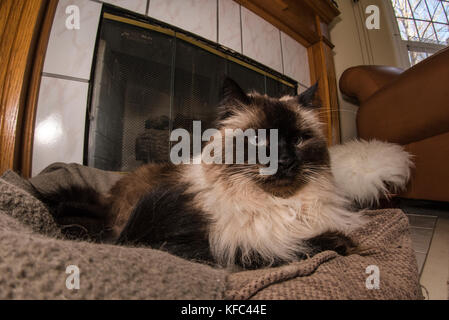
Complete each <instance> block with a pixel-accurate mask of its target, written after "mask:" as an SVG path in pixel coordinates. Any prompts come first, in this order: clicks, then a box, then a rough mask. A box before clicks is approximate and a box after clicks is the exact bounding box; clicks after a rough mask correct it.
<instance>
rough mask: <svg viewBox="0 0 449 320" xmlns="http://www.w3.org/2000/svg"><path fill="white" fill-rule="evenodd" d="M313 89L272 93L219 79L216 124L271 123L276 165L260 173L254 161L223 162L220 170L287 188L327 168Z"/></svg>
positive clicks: (260, 126) (252, 125)
mask: <svg viewBox="0 0 449 320" xmlns="http://www.w3.org/2000/svg"><path fill="white" fill-rule="evenodd" d="M317 90H318V84H315V85H313V86H312V87H310V88H309V89H307V90H305V91H304V92H302V93H301V94H300V95H298V96H286V97H283V98H280V99H276V98H270V97H268V96H266V95H260V94H258V93H255V92H253V93H250V94H246V93H245V92H244V90H243V89H242V88H241V87H240V86H239V85H238V84H237V83H236V82H235V81H233V80H232V79H229V78H227V79H225V81H224V85H223V90H222V101H221V103H220V106H219V116H218V120H217V128H219V129H223V130H224V129H226V128H240V129H242V130H243V131H244V130H246V129H250V128H251V129H255V130H257V129H267V130H269V129H277V130H278V170H277V172H276V174H274V175H272V176H264V177H263V176H261V175H260V174H259V171H258V169H259V167H260V165H257V164H256V165H251V164H246V165H245V166H244V167H242V166H241V165H240V166H236V165H232V164H229V165H223V166H222V168H221V169H220V170H222V171H223V174H227V175H238V174H243V175H244V176H245V177H246V178H250V179H252V180H253V181H255V182H256V183H258V184H259V185H260V186H262V187H263V188H264V189H265V190H267V191H270V192H273V193H279V192H281V193H291V192H293V191H294V190H295V189H297V188H299V186H300V185H303V184H304V183H307V181H308V178H310V177H311V176H312V175H314V174H318V173H319V172H321V171H322V170H327V169H328V166H329V155H328V150H327V143H326V140H325V139H324V136H323V134H322V132H321V125H320V123H319V120H318V116H317V114H316V111H314V109H316V108H317V104H316V93H317ZM268 143H269V142H268ZM245 159H246V158H245Z"/></svg>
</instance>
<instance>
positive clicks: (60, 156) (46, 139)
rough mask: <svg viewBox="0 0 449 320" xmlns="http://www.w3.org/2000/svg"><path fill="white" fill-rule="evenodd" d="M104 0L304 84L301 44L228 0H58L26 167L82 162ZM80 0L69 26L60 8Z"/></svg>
mask: <svg viewBox="0 0 449 320" xmlns="http://www.w3.org/2000/svg"><path fill="white" fill-rule="evenodd" d="M102 3H110V4H114V5H117V6H121V7H123V8H126V9H128V10H131V11H134V12H137V13H140V14H145V15H148V16H150V17H152V18H155V19H158V20H161V21H164V22H166V23H169V24H172V25H175V26H177V27H180V28H182V29H184V30H187V31H190V32H192V33H195V34H197V35H199V36H201V37H204V38H206V39H208V40H211V41H215V42H218V43H220V44H222V45H223V46H225V47H228V48H230V49H233V50H235V51H237V52H239V53H242V54H243V55H246V56H248V57H250V58H252V59H254V60H256V61H258V62H260V63H262V64H264V65H266V66H268V67H270V68H272V69H274V70H276V71H278V72H281V73H284V74H285V75H287V76H289V77H291V78H293V79H295V80H297V81H298V82H299V84H300V88H306V87H308V86H310V72H309V64H308V56H307V49H306V48H305V47H304V46H302V45H301V44H299V43H298V42H296V41H295V40H293V39H292V38H291V37H289V36H287V35H286V34H284V33H283V32H281V31H280V30H279V29H277V28H275V27H274V26H273V25H271V24H270V23H268V22H267V21H265V20H263V19H262V18H260V17H259V16H257V15H255V14H254V13H252V12H251V11H249V10H247V9H246V8H244V7H241V6H240V5H239V4H237V3H235V2H233V1H232V0H151V1H150V0H104V1H102V2H101V1H97V0H95V1H94V0H60V1H59V4H58V8H57V11H56V16H55V19H54V23H53V27H52V31H51V34H50V40H49V45H48V49H47V53H46V58H45V64H44V70H43V74H42V82H41V90H40V94H39V101H38V107H37V116H36V131H35V137H34V146H33V165H32V175H36V174H37V173H39V172H40V171H41V170H42V169H44V168H45V167H46V166H47V165H49V164H50V163H52V162H57V161H62V162H75V163H82V162H83V148H84V127H85V117H86V106H87V99H88V89H89V84H90V81H91V78H90V77H91V76H90V75H91V67H92V59H93V52H94V47H95V41H96V36H97V31H98V24H99V20H100V14H101V8H102V5H103V4H102ZM69 5H76V6H78V7H79V8H80V17H81V19H80V20H81V23H80V27H81V28H80V29H79V30H68V29H67V28H66V25H65V22H66V19H67V17H68V15H67V14H66V8H67V7H68V6H69Z"/></svg>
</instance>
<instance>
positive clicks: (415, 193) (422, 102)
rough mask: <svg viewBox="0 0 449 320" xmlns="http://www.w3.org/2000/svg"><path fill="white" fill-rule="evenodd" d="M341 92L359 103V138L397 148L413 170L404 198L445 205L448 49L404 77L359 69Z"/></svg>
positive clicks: (390, 70)
mask: <svg viewBox="0 0 449 320" xmlns="http://www.w3.org/2000/svg"><path fill="white" fill-rule="evenodd" d="M340 90H341V91H342V93H343V94H345V95H346V96H349V97H352V98H355V99H356V100H357V101H358V103H359V106H360V108H359V110H358V113H357V131H358V135H359V138H362V139H367V140H368V139H372V138H376V139H379V140H382V141H389V142H394V143H399V144H401V145H403V146H405V148H406V149H407V150H408V151H409V152H410V153H412V154H413V155H414V156H415V158H414V162H415V165H416V167H415V169H414V172H413V176H412V180H411V182H410V184H409V186H408V188H407V191H406V192H405V193H404V194H402V195H401V196H402V197H405V198H412V199H425V200H436V201H449V48H446V49H443V50H441V51H439V52H438V53H436V54H434V55H433V56H431V57H430V58H428V59H426V60H424V61H422V62H420V63H418V64H417V65H415V66H413V67H412V68H410V69H408V70H406V71H403V70H401V69H399V68H394V67H385V66H357V67H352V68H349V69H347V70H346V71H345V72H344V73H343V75H342V76H341V78H340Z"/></svg>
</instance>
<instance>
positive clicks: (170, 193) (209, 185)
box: [53, 79, 365, 268]
mask: <svg viewBox="0 0 449 320" xmlns="http://www.w3.org/2000/svg"><path fill="white" fill-rule="evenodd" d="M315 92H316V86H315V87H312V88H310V89H309V90H307V91H306V92H305V93H303V94H302V95H300V96H297V97H292V96H286V97H283V98H281V99H274V98H270V97H267V96H264V95H260V94H258V93H251V94H245V93H244V92H243V91H242V90H241V89H240V87H238V85H237V84H236V83H235V82H233V81H232V80H230V79H228V80H226V82H225V85H224V89H223V96H224V98H223V100H222V102H221V105H220V109H219V110H220V112H219V115H218V119H217V123H216V126H217V128H218V129H219V130H220V132H222V133H224V132H225V131H224V130H225V129H229V128H232V129H235V128H241V129H242V130H244V129H246V128H250V127H252V128H278V129H279V130H280V133H281V134H280V135H281V138H282V130H284V131H285V130H289V129H283V128H284V127H289V128H290V129H291V130H292V131H295V132H296V131H297V132H300V135H301V137H300V138H301V139H299V140H298V141H299V142H298V144H297V145H295V146H296V147H297V148H298V150H296V149H295V150H293V154H294V155H290V156H291V157H292V158H295V157H296V156H297V157H298V158H300V159H301V165H300V166H298V167H297V168H296V167H293V168H295V169H294V170H297V172H291V168H292V166H293V165H291V166H290V167H288V168H287V169H285V172H286V173H285V175H283V174H284V173H283V172H282V171H281V172H280V173H279V178H277V175H274V176H269V177H267V176H261V175H260V174H259V168H260V165H259V164H257V165H249V164H244V165H236V164H234V165H232V164H205V163H201V164H198V165H193V164H192V165H178V166H175V165H173V164H170V163H168V164H150V165H145V166H142V167H140V168H138V169H137V170H136V171H134V172H132V173H129V174H127V175H126V176H125V177H124V178H122V179H121V180H120V181H119V182H118V183H117V184H116V185H115V186H113V188H112V189H111V190H110V192H109V194H108V195H106V196H103V195H100V194H97V196H96V199H95V201H94V202H95V206H94V208H95V210H96V211H102V214H100V215H99V214H98V213H97V214H96V216H101V217H105V218H104V219H103V220H102V226H103V233H102V239H103V240H105V241H117V243H120V244H126V243H132V244H142V243H143V244H148V245H150V246H152V247H155V248H162V249H165V250H167V251H169V252H171V253H174V254H177V255H179V256H182V257H185V258H189V259H196V260H202V261H211V262H212V263H216V264H218V265H220V266H223V267H229V268H233V267H235V266H236V265H238V266H241V267H244V268H257V267H265V266H273V265H279V264H282V263H288V262H292V261H296V260H298V259H300V258H303V257H306V256H308V255H312V254H314V253H316V252H319V251H322V250H326V249H331V250H337V251H338V250H340V251H341V253H343V254H345V253H349V252H350V251H351V250H352V249H353V248H356V247H357V245H356V244H355V243H353V242H352V240H351V239H350V238H348V237H347V235H348V233H349V232H350V231H352V230H353V229H355V228H358V227H360V226H361V225H362V224H363V223H364V222H365V218H364V217H363V215H362V214H361V213H359V212H353V211H351V210H350V206H351V203H349V202H348V200H347V199H346V198H345V197H344V196H343V195H342V194H340V191H339V190H338V189H337V188H336V186H335V183H334V178H333V176H332V173H331V170H330V161H329V154H328V149H327V146H326V140H325V138H324V135H323V133H322V130H321V124H320V122H319V120H318V115H317V113H316V111H315V110H314V104H313V101H314V96H315ZM289 134H290V133H289V132H288V131H285V137H286V139H285V141H287V140H288V139H290V138H288V137H289ZM213 141H216V140H215V139H214V140H213ZM213 141H212V142H210V143H213ZM282 141H283V140H282ZM289 146H290V144H287V143H286V148H290V147H289ZM286 150H287V149H286ZM301 150H304V152H303V153H304V154H302V153H301V152H302V151H301ZM281 151H282V150H281ZM286 152H287V151H286ZM299 154H301V156H299ZM200 156H201V155H200ZM281 156H282V152H281ZM292 161H296V160H292ZM298 161H299V160H298ZM294 165H295V166H296V162H294ZM279 170H280V169H278V171H279ZM82 193H83V191H82V190H78V191H77V192H75V194H76V195H75V194H72V196H70V197H68V196H67V194H66V195H64V196H61V193H60V194H59V195H55V197H53V199H58V200H57V202H59V207H60V209H64V210H66V211H67V205H65V206H62V207H61V204H62V203H66V202H65V201H67V200H61V199H67V198H72V199H71V200H70V203H73V201H74V199H76V198H77V197H79V196H80V194H82ZM91 193H92V190H90V191H86V194H91ZM80 201H81V202H82V200H80ZM85 202H93V201H92V196H89V199H87V200H85ZM89 206H90V207H89V208H91V207H92V205H91V204H90V205H89ZM89 208H88V209H86V210H87V211H89ZM64 210H59V216H60V217H61V216H64V215H65V213H64ZM68 211H70V210H68ZM85 215H86V214H85V213H83V214H82V216H85Z"/></svg>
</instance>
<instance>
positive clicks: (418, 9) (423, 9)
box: [410, 0, 430, 21]
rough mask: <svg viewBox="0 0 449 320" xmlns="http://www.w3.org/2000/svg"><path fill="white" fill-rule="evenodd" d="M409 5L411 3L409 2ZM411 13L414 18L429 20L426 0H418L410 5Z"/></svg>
mask: <svg viewBox="0 0 449 320" xmlns="http://www.w3.org/2000/svg"><path fill="white" fill-rule="evenodd" d="M410 5H412V4H411V3H410ZM412 10H413V14H414V16H415V19H421V20H427V21H430V16H429V11H428V10H427V6H426V2H425V1H424V0H421V1H419V2H418V3H417V4H416V6H413V5H412Z"/></svg>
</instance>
